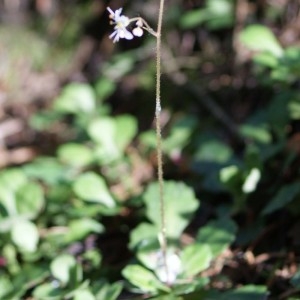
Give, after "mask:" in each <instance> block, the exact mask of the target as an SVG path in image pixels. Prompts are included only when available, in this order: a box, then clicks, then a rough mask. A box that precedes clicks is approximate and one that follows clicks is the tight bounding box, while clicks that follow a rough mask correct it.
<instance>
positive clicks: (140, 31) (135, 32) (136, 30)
mask: <svg viewBox="0 0 300 300" xmlns="http://www.w3.org/2000/svg"><path fill="white" fill-rule="evenodd" d="M132 33H133V35H135V36H138V37H141V36H142V35H143V33H144V31H143V29H142V28H141V27H136V28H134V29H133V30H132Z"/></svg>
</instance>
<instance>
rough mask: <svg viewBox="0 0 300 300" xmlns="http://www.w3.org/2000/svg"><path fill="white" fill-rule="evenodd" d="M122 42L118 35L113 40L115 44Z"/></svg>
mask: <svg viewBox="0 0 300 300" xmlns="http://www.w3.org/2000/svg"><path fill="white" fill-rule="evenodd" d="M119 40H120V36H119V35H118V34H117V35H116V36H115V38H114V39H113V43H115V42H118V41H119Z"/></svg>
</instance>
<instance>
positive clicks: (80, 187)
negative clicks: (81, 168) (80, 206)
mask: <svg viewBox="0 0 300 300" xmlns="http://www.w3.org/2000/svg"><path fill="white" fill-rule="evenodd" d="M73 190H74V192H75V194H76V195H77V196H78V197H80V198H81V199H83V200H85V201H89V202H96V203H100V204H103V205H105V206H107V207H114V206H115V205H116V204H115V201H114V199H113V198H112V196H111V194H110V192H109V190H108V188H107V186H106V183H105V180H104V179H103V178H102V177H101V176H99V175H97V174H96V173H94V172H87V173H83V174H81V175H80V176H79V177H78V178H76V180H75V182H74V184H73Z"/></svg>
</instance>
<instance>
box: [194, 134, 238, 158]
mask: <svg viewBox="0 0 300 300" xmlns="http://www.w3.org/2000/svg"><path fill="white" fill-rule="evenodd" d="M231 156H232V150H231V149H230V148H229V147H228V146H227V145H225V144H224V143H221V142H219V141H217V140H210V141H205V142H203V143H202V144H201V146H200V147H199V149H198V150H197V152H196V154H195V159H196V160H199V161H205V162H216V163H225V162H227V161H228V160H229V159H230V157H231Z"/></svg>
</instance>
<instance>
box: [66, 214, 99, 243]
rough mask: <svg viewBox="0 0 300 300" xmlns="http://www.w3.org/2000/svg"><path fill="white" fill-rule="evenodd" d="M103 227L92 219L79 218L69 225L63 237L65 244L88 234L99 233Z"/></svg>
mask: <svg viewBox="0 0 300 300" xmlns="http://www.w3.org/2000/svg"><path fill="white" fill-rule="evenodd" d="M103 231H104V226H103V225H102V224H100V223H98V222H97V221H95V220H93V219H88V218H81V219H78V220H73V221H71V222H70V223H69V226H68V233H67V234H66V235H65V241H66V243H70V242H74V241H78V240H81V239H83V238H84V237H86V236H87V235H88V234H89V233H90V232H95V233H101V232H103Z"/></svg>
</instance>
